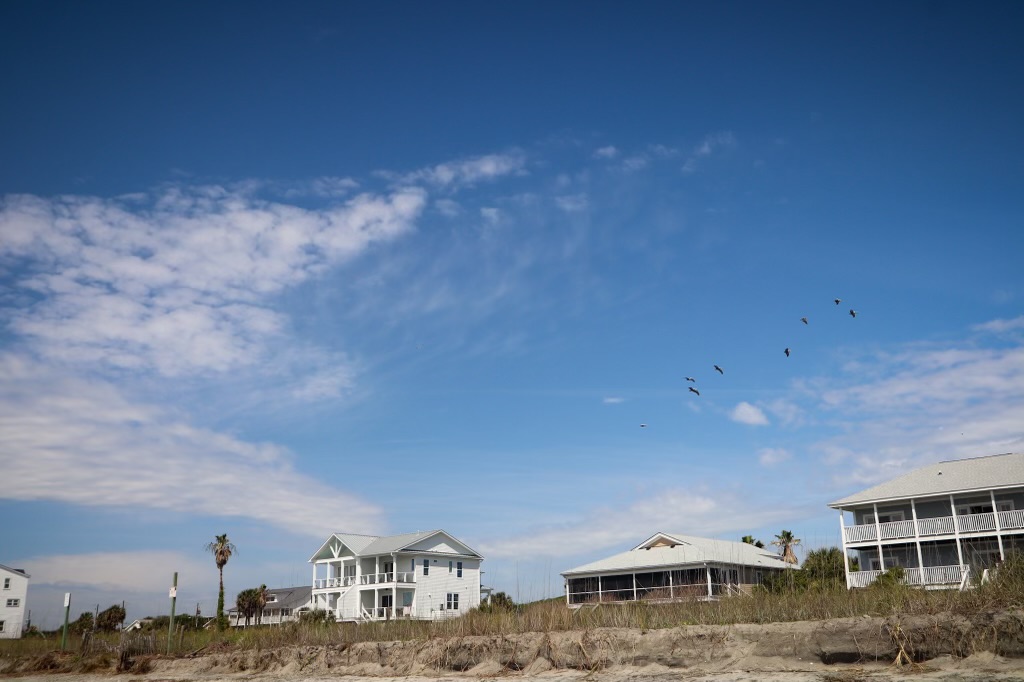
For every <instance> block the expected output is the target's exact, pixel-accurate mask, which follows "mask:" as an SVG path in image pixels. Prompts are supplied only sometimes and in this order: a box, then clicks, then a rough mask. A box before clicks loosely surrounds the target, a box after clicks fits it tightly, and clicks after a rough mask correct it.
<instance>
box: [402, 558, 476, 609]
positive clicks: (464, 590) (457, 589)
mask: <svg viewBox="0 0 1024 682" xmlns="http://www.w3.org/2000/svg"><path fill="white" fill-rule="evenodd" d="M425 558H427V557H420V558H418V559H417V561H416V601H415V604H414V606H415V610H414V615H415V617H416V618H445V617H448V616H452V615H454V614H453V613H450V612H449V611H447V610H442V607H443V606H444V605H445V599H446V597H447V595H448V593H449V592H453V593H456V594H458V595H459V613H465V612H467V611H469V610H470V609H472V608H474V607H477V606H479V605H480V560H479V559H456V558H454V557H453V558H452V559H451V561H452V571H451V573H449V572H448V561H449V560H448V559H447V558H445V557H429V558H430V574H429V575H427V576H424V575H423V559H425ZM435 561H436V563H435ZM459 561H461V562H462V577H461V578H459V577H458V571H457V568H456V567H457V566H458V563H457V562H459Z"/></svg>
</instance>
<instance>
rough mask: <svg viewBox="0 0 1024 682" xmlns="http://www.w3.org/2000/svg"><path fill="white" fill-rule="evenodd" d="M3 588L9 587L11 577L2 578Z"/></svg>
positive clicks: (7, 588)
mask: <svg viewBox="0 0 1024 682" xmlns="http://www.w3.org/2000/svg"><path fill="white" fill-rule="evenodd" d="M4 589H5V590H9V589H11V579H10V578H4Z"/></svg>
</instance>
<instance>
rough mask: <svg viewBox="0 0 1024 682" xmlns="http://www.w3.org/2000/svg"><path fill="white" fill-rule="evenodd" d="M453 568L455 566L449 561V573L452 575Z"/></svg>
mask: <svg viewBox="0 0 1024 682" xmlns="http://www.w3.org/2000/svg"><path fill="white" fill-rule="evenodd" d="M452 567H453V566H452V562H450V561H449V562H448V572H449V573H451V572H452Z"/></svg>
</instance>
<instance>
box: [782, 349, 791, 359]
mask: <svg viewBox="0 0 1024 682" xmlns="http://www.w3.org/2000/svg"><path fill="white" fill-rule="evenodd" d="M782 352H783V353H785V354H786V357H787V358H788V357H789V349H788V348H787V349H786V350H784V351H782Z"/></svg>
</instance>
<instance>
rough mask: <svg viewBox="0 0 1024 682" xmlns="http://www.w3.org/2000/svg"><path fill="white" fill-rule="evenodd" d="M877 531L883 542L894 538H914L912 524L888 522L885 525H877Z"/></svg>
mask: <svg viewBox="0 0 1024 682" xmlns="http://www.w3.org/2000/svg"><path fill="white" fill-rule="evenodd" d="M878 530H879V532H880V533H881V534H882V539H883V540H892V539H894V538H912V537H914V522H913V521H888V522H886V523H880V524H878Z"/></svg>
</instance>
